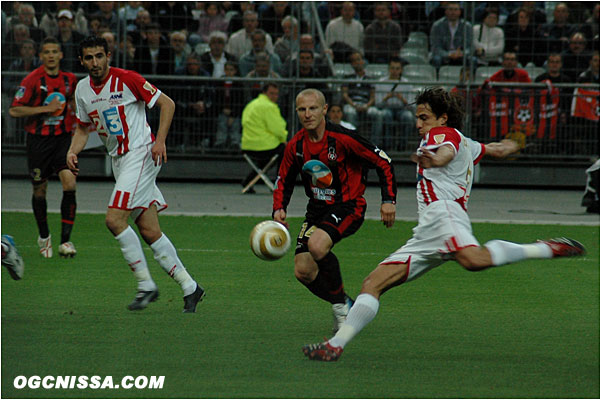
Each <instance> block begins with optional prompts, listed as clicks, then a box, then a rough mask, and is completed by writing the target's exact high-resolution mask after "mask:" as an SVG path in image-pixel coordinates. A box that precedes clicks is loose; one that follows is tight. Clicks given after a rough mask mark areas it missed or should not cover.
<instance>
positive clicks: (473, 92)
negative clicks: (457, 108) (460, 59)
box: [451, 67, 482, 123]
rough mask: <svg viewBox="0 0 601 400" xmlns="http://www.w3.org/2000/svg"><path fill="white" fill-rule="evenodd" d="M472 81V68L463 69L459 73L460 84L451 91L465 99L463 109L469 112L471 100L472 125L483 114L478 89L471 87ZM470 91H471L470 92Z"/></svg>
mask: <svg viewBox="0 0 601 400" xmlns="http://www.w3.org/2000/svg"><path fill="white" fill-rule="evenodd" d="M470 79H471V72H470V68H465V67H461V70H460V71H459V83H458V84H457V86H455V87H453V89H451V93H457V94H459V95H460V96H461V98H462V99H463V107H464V109H465V111H466V113H467V112H468V99H469V98H471V103H472V104H471V110H469V111H470V115H471V117H472V123H474V122H476V121H477V119H478V118H479V117H480V115H481V114H482V107H481V99H480V94H479V93H478V89H477V88H476V87H469V86H468V85H469V84H470ZM468 89H469V90H468Z"/></svg>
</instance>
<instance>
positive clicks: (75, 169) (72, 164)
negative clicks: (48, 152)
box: [67, 152, 79, 176]
mask: <svg viewBox="0 0 601 400" xmlns="http://www.w3.org/2000/svg"><path fill="white" fill-rule="evenodd" d="M67 167H69V170H70V171H71V172H72V173H73V175H75V176H77V174H79V162H78V160H77V154H75V153H72V152H68V153H67Z"/></svg>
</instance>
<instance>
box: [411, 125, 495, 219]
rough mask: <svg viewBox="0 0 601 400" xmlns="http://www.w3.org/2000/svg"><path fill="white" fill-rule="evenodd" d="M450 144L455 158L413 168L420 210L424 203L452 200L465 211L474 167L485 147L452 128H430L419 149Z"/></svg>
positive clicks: (430, 148) (424, 205)
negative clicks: (433, 165)
mask: <svg viewBox="0 0 601 400" xmlns="http://www.w3.org/2000/svg"><path fill="white" fill-rule="evenodd" d="M445 145H451V147H452V148H453V150H454V151H455V157H453V159H452V160H451V161H450V162H449V163H448V164H447V165H445V166H444V167H441V168H422V167H420V166H418V167H417V204H418V212H421V211H422V210H423V209H424V208H425V207H426V206H427V205H428V204H431V203H432V202H434V201H437V200H454V201H456V202H458V203H459V204H460V205H461V207H462V208H463V209H464V210H466V211H467V201H468V199H469V197H470V192H471V190H472V180H473V173H474V166H475V165H476V164H478V162H480V160H481V159H482V157H483V156H484V153H485V152H486V148H485V146H484V145H483V144H482V143H478V142H476V141H474V140H472V139H470V138H467V137H465V136H463V134H462V133H461V132H459V131H458V130H457V129H454V128H448V127H438V128H432V129H431V130H430V132H428V134H427V135H426V136H425V137H424V138H423V139H422V141H421V143H420V148H422V147H425V148H426V149H428V150H430V151H434V150H436V149H437V148H439V147H442V146H445Z"/></svg>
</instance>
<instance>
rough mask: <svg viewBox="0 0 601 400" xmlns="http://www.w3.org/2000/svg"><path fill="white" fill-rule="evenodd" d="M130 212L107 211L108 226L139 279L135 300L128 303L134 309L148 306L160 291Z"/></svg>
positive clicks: (119, 210)
mask: <svg viewBox="0 0 601 400" xmlns="http://www.w3.org/2000/svg"><path fill="white" fill-rule="evenodd" d="M130 213H131V211H128V210H122V209H118V208H109V209H108V210H107V212H106V226H107V227H108V229H109V230H110V231H111V232H112V233H113V235H114V236H115V239H116V240H117V242H119V247H120V248H121V253H122V254H123V258H125V261H126V262H127V265H129V268H130V269H131V271H132V272H133V274H134V277H135V278H136V280H137V281H138V293H137V294H136V297H135V299H134V301H133V302H132V303H131V304H129V305H128V309H130V310H132V311H133V310H142V309H144V308H146V306H147V305H148V303H150V302H152V301H155V300H156V299H157V298H158V296H159V291H158V289H157V285H156V283H154V280H153V279H152V277H151V276H150V271H149V270H148V264H147V263H146V257H145V256H144V250H143V249H142V244H141V243H140V239H139V238H138V235H137V234H136V232H135V231H134V230H133V228H132V227H131V226H129V225H128V223H127V219H128V217H129V215H130Z"/></svg>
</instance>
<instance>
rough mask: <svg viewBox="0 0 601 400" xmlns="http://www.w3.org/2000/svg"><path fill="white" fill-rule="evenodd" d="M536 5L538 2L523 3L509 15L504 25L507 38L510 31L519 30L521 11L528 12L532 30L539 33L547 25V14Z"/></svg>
mask: <svg viewBox="0 0 601 400" xmlns="http://www.w3.org/2000/svg"><path fill="white" fill-rule="evenodd" d="M536 3H537V2H536V1H522V4H521V5H520V6H519V7H517V8H516V9H515V10H514V11H513V12H512V13H511V14H509V16H508V17H507V20H506V21H505V25H504V28H505V37H506V38H508V37H509V35H508V31H514V30H515V29H517V27H518V24H519V18H520V16H519V13H520V11H525V12H526V14H527V16H528V20H529V21H530V24H531V25H532V28H533V29H534V31H535V32H537V31H538V29H539V28H540V27H541V26H543V25H544V24H546V23H547V14H545V11H544V10H541V9H540V8H537V7H536ZM523 65H525V64H523Z"/></svg>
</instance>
